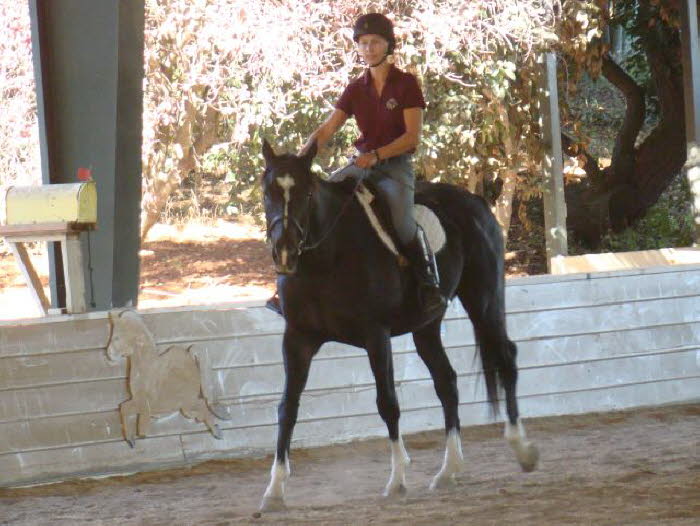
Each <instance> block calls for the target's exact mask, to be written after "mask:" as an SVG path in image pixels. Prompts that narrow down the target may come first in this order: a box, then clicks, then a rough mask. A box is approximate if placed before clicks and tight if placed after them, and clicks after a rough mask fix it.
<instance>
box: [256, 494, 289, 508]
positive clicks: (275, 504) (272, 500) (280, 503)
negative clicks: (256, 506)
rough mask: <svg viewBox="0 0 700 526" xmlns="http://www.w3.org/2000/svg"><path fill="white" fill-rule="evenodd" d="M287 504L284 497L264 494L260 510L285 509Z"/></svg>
mask: <svg viewBox="0 0 700 526" xmlns="http://www.w3.org/2000/svg"><path fill="white" fill-rule="evenodd" d="M286 509H287V505H286V504H285V503H284V497H272V496H268V495H265V496H263V499H262V502H261V503H260V511H266V512H270V511H285V510H286Z"/></svg>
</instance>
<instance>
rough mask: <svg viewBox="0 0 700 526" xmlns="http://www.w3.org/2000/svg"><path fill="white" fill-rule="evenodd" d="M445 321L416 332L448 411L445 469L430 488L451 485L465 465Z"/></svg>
mask: <svg viewBox="0 0 700 526" xmlns="http://www.w3.org/2000/svg"><path fill="white" fill-rule="evenodd" d="M440 323H441V320H436V321H434V322H432V323H431V324H429V325H427V326H425V327H423V328H422V329H420V330H419V331H416V332H414V333H413V341H414V342H415V344H416V351H417V352H418V355H419V356H420V357H421V359H422V360H423V362H425V365H426V366H427V367H428V371H430V376H432V378H433V384H434V385H435V392H436V393H437V395H438V398H439V399H440V402H441V403H442V410H443V412H444V414H445V433H446V435H447V443H446V446H445V459H444V461H443V463H442V468H440V471H439V472H438V474H437V475H436V476H435V478H434V479H433V481H432V482H431V484H430V489H436V488H440V487H444V486H446V485H449V484H451V483H452V481H453V480H454V476H455V475H456V474H457V473H459V471H461V469H462V466H463V464H464V457H463V456H462V442H461V439H460V436H459V412H458V410H459V393H458V391H457V374H456V373H455V370H454V369H453V368H452V365H451V364H450V361H449V359H448V358H447V354H446V353H445V349H444V347H443V346H442V340H441V338H440Z"/></svg>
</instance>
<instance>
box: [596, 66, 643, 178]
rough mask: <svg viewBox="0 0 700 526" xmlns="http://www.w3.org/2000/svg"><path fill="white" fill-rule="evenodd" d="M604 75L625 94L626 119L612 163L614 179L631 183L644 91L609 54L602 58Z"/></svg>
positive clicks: (641, 122) (618, 136) (619, 134)
mask: <svg viewBox="0 0 700 526" xmlns="http://www.w3.org/2000/svg"><path fill="white" fill-rule="evenodd" d="M602 73H603V75H604V76H605V78H606V79H608V80H609V81H610V82H611V83H612V84H613V85H614V86H615V87H616V88H617V89H619V90H620V91H621V92H622V95H623V96H624V97H625V101H626V103H627V109H626V110H625V120H624V122H623V123H622V126H621V127H620V130H619V132H618V133H617V138H616V139H615V147H614V148H613V154H612V159H611V162H610V167H611V172H612V176H613V178H614V179H615V180H616V181H617V182H619V183H623V182H631V181H632V180H633V177H632V174H633V173H634V169H635V165H634V162H635V161H634V159H635V148H634V147H635V143H636V141H637V136H638V135H639V131H640V130H641V129H642V125H643V124H644V118H645V116H646V104H645V102H644V89H642V88H641V87H640V86H639V85H638V84H637V83H636V82H635V81H634V79H633V78H632V77H630V76H629V75H628V74H627V73H626V72H625V70H623V69H622V68H621V67H620V66H619V65H618V64H617V63H616V62H615V61H614V60H613V59H612V58H610V55H607V54H606V55H605V56H604V57H603V69H602Z"/></svg>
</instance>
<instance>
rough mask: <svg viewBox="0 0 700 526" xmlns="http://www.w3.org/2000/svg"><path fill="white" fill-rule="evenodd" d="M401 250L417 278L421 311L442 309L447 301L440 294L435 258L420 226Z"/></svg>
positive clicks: (430, 311)
mask: <svg viewBox="0 0 700 526" xmlns="http://www.w3.org/2000/svg"><path fill="white" fill-rule="evenodd" d="M403 248H404V253H405V255H406V257H407V258H408V260H409V261H410V263H411V267H412V268H413V271H414V272H415V274H416V277H417V278H418V287H419V299H420V301H421V303H422V306H423V309H424V310H425V311H426V312H429V313H432V312H434V311H437V310H442V309H444V308H445V307H446V306H447V301H446V300H445V297H444V296H443V295H442V293H441V292H440V288H439V277H438V270H437V264H436V263H435V256H433V252H432V251H431V250H430V246H429V245H428V240H427V239H426V238H425V232H423V229H422V228H421V227H420V226H419V227H418V229H417V230H416V235H415V237H414V238H413V239H412V240H411V241H410V242H409V243H407V244H406V245H405V246H404V247H403Z"/></svg>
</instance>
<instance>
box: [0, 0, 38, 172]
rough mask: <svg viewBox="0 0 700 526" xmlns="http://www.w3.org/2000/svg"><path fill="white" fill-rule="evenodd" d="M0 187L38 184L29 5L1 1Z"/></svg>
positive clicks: (36, 130)
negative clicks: (1, 185)
mask: <svg viewBox="0 0 700 526" xmlns="http://www.w3.org/2000/svg"><path fill="white" fill-rule="evenodd" d="M0 20H2V24H0V115H2V119H0V184H20V185H29V184H35V183H38V182H39V181H41V173H40V169H39V128H38V126H37V113H36V94H35V89H34V71H33V69H32V54H31V34H30V31H29V4H28V2H11V1H4V0H3V1H0Z"/></svg>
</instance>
